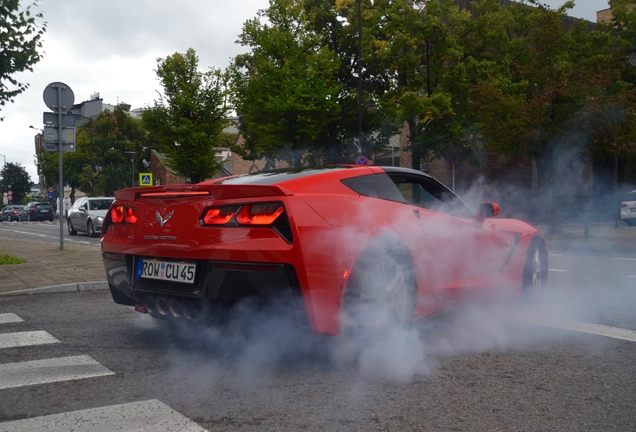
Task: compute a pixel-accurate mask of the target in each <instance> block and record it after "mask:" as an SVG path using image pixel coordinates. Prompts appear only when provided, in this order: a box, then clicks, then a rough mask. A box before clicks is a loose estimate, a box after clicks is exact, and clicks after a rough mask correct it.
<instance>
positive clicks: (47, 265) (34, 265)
mask: <svg viewBox="0 0 636 432" xmlns="http://www.w3.org/2000/svg"><path fill="white" fill-rule="evenodd" d="M4 254H9V255H12V256H14V257H18V258H23V259H26V262H25V263H22V264H11V265H0V294H2V293H5V292H11V291H20V290H26V289H29V288H41V287H58V289H56V291H68V290H73V291H77V290H79V289H91V287H92V288H102V286H103V288H106V287H107V286H106V283H105V282H103V283H102V284H95V283H94V282H97V281H105V280H106V274H105V271H104V265H103V263H102V259H101V251H100V248H99V246H80V245H73V244H65V245H64V250H62V251H61V250H60V244H59V240H58V241H57V242H56V243H52V242H49V241H44V240H41V241H36V238H35V236H28V237H26V236H24V235H14V236H10V235H7V234H6V233H2V235H1V236H0V255H4ZM68 284H74V286H67V285H68ZM60 286H65V287H64V288H60Z"/></svg>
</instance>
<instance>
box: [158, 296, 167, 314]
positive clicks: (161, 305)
mask: <svg viewBox="0 0 636 432" xmlns="http://www.w3.org/2000/svg"><path fill="white" fill-rule="evenodd" d="M155 307H156V308H157V312H159V314H160V315H162V316H167V315H168V314H169V313H170V309H169V307H168V300H166V299H165V298H163V297H157V298H156V299H155Z"/></svg>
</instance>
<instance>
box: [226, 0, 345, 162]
mask: <svg viewBox="0 0 636 432" xmlns="http://www.w3.org/2000/svg"><path fill="white" fill-rule="evenodd" d="M302 6H303V5H302V2H301V1H296V0H274V1H272V2H271V3H270V7H269V8H268V9H266V10H264V11H261V12H260V13H259V16H258V18H256V19H253V20H250V21H247V22H246V23H245V25H244V26H243V32H242V33H241V35H240V36H239V42H240V43H241V45H243V46H248V47H250V49H251V52H249V53H247V54H244V55H240V56H238V57H237V58H236V59H235V61H234V65H233V67H232V85H233V91H234V93H233V94H234V98H233V101H234V103H235V107H236V112H237V114H238V116H239V119H240V128H241V130H242V132H243V136H244V138H245V146H244V147H243V148H242V149H241V148H239V149H237V150H238V151H240V152H242V153H243V154H244V156H245V157H247V158H248V159H255V158H260V157H263V156H265V157H270V158H271V157H274V156H277V157H279V158H281V159H283V158H285V159H288V160H290V161H293V164H294V165H295V166H300V165H301V159H302V157H303V156H306V155H307V153H308V152H310V153H311V152H316V153H321V150H324V147H325V146H324V143H323V142H322V140H320V139H319V138H324V135H325V133H326V130H327V128H328V127H329V124H330V123H332V122H334V121H336V120H337V119H339V118H340V116H341V110H340V106H339V104H338V96H339V94H340V92H341V90H342V86H341V85H340V84H339V83H338V82H337V80H336V76H335V75H336V72H337V70H338V68H339V66H340V65H339V62H338V59H337V58H336V56H335V55H334V53H333V52H332V51H331V50H330V49H329V48H328V47H326V46H322V45H321V41H320V39H319V38H318V37H317V36H316V35H315V34H314V33H313V32H312V31H311V30H310V29H309V28H308V21H307V18H306V14H305V12H304V10H303V7H302ZM261 21H265V22H266V24H265V23H263V22H261Z"/></svg>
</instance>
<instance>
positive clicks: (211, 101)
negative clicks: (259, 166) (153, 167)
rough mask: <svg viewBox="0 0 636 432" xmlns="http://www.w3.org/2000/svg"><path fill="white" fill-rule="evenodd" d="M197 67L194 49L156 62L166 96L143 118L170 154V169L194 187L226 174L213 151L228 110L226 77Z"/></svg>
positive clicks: (168, 164)
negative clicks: (195, 184) (216, 175)
mask: <svg viewBox="0 0 636 432" xmlns="http://www.w3.org/2000/svg"><path fill="white" fill-rule="evenodd" d="M198 66H199V58H198V57H197V55H196V52H195V51H194V50H193V49H192V48H190V49H188V50H187V52H186V53H185V54H181V53H174V54H173V55H171V56H168V57H166V58H165V59H162V58H159V59H157V70H156V72H157V77H158V78H159V81H160V83H161V85H162V87H163V94H160V97H159V99H158V100H156V101H155V104H154V107H153V108H152V109H149V110H146V111H144V112H143V114H142V118H143V121H144V124H145V127H146V129H147V130H148V131H149V133H150V139H152V140H153V141H154V142H155V143H157V144H158V145H159V146H160V150H161V151H162V152H165V153H166V157H167V161H166V165H167V166H168V167H169V168H171V169H173V170H174V171H175V172H176V173H178V174H179V175H180V176H182V177H185V178H189V179H190V181H191V182H192V183H198V182H200V181H203V180H205V179H206V178H211V177H213V176H214V175H215V174H216V173H218V172H220V171H221V168H222V163H221V162H218V161H216V159H215V150H214V149H215V147H220V146H221V141H222V140H221V133H222V131H223V128H224V127H225V126H226V125H227V124H228V121H227V114H228V112H229V107H228V106H227V104H226V77H225V76H224V74H223V73H222V72H221V71H220V70H218V69H211V70H209V71H208V72H201V71H199V69H198Z"/></svg>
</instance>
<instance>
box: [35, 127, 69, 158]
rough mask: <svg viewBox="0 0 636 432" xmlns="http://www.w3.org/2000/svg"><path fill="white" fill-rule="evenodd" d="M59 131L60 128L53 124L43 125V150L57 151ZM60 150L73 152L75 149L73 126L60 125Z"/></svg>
mask: <svg viewBox="0 0 636 432" xmlns="http://www.w3.org/2000/svg"><path fill="white" fill-rule="evenodd" d="M59 131H60V128H58V127H54V126H44V133H43V135H44V150H45V151H50V152H54V151H59V146H58V143H59V141H60V140H59ZM61 131H62V151H63V152H74V151H75V128H72V127H62V128H61Z"/></svg>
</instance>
